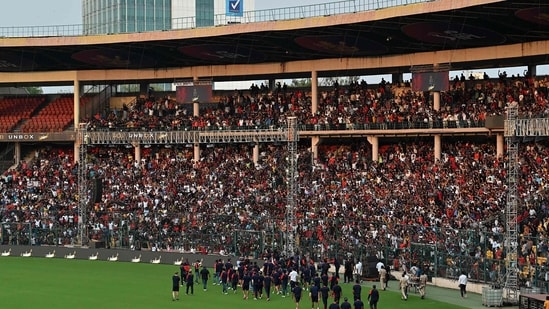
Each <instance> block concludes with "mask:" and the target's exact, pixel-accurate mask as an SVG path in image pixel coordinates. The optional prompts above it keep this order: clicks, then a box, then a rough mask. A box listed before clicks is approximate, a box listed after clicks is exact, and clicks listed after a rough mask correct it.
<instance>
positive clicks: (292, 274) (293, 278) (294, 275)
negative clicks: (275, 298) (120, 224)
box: [288, 268, 299, 291]
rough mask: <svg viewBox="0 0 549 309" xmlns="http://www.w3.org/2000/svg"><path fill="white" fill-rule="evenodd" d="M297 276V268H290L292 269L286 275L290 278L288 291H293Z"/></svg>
mask: <svg viewBox="0 0 549 309" xmlns="http://www.w3.org/2000/svg"><path fill="white" fill-rule="evenodd" d="M298 276H299V274H298V273H297V270H295V268H294V269H292V271H291V272H290V274H289V275H288V277H289V278H290V288H291V289H290V291H293V290H294V288H295V286H296V284H297V277H298Z"/></svg>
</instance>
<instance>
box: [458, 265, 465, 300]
mask: <svg viewBox="0 0 549 309" xmlns="http://www.w3.org/2000/svg"><path fill="white" fill-rule="evenodd" d="M458 284H459V293H460V295H461V297H463V298H467V274H466V273H465V271H462V272H461V275H459V277H458Z"/></svg>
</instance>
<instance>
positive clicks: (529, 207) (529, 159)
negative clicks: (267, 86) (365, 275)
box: [0, 81, 549, 280]
mask: <svg viewBox="0 0 549 309" xmlns="http://www.w3.org/2000/svg"><path fill="white" fill-rule="evenodd" d="M456 83H458V82H456ZM459 83H461V82H459ZM519 84H520V85H522V86H520V87H519V86H518V85H519ZM456 85H457V84H456ZM501 85H506V86H505V87H504V88H502V89H504V90H505V91H503V93H501V94H499V93H500V92H499V91H496V93H498V94H497V95H496V96H495V97H494V96H492V95H488V94H485V95H486V96H489V97H492V100H493V101H492V104H479V103H471V102H478V97H476V95H474V93H475V91H474V90H467V91H465V90H462V91H458V90H456V91H457V92H459V93H461V94H462V95H463V97H464V98H469V97H471V98H475V99H474V100H473V101H471V99H467V100H465V101H462V102H465V103H463V104H461V107H460V105H459V104H458V105H452V104H449V103H448V104H447V103H444V104H441V106H450V109H448V108H446V110H447V111H452V108H456V109H458V110H461V111H463V110H464V109H470V108H472V109H473V110H474V109H475V108H478V110H486V111H490V112H502V111H503V108H504V105H505V103H504V102H500V101H499V100H500V99H502V100H503V99H504V98H505V99H506V100H507V101H510V100H511V99H513V100H515V98H516V101H517V102H518V104H519V107H520V108H521V110H522V112H523V113H525V114H526V113H528V114H530V115H540V114H541V115H544V113H545V109H546V105H547V104H546V103H547V101H546V99H544V100H545V101H543V100H542V101H539V97H543V96H545V94H543V93H544V92H543V91H541V90H542V88H543V87H539V84H535V83H534V85H536V86H534V87H535V88H536V89H538V88H539V90H540V91H538V90H536V92H535V93H530V91H527V90H530V86H527V87H525V86H524V84H523V83H522V82H519V81H514V82H513V83H510V82H509V83H505V84H501ZM513 85H514V86H513ZM359 87H360V85H359ZM488 88H489V87H487V86H486V85H484V86H481V87H480V88H478V87H477V88H475V89H478V93H480V94H482V93H487V92H484V90H482V89H488ZM456 89H457V87H456ZM518 89H522V90H520V91H518V92H517V91H515V90H518ZM525 89H527V90H525ZM500 90H501V89H500ZM376 93H377V92H376ZM450 93H451V92H450ZM450 93H448V95H450ZM480 94H479V96H480ZM504 94H505V95H504ZM376 96H377V95H376ZM393 96H394V98H396V97H398V98H400V99H401V100H402V98H404V97H405V96H398V94H396V95H393ZM521 96H522V97H521ZM380 97H382V96H380ZM457 97H460V96H459V95H457ZM545 97H546V96H545ZM525 98H529V99H525ZM532 99H535V102H536V103H534V102H533V101H531V100H532ZM407 100H408V99H406V101H407ZM487 100H488V99H487ZM458 101H459V100H458ZM323 102H324V101H323ZM326 102H327V101H326ZM400 102H402V101H400ZM407 102H408V101H407ZM422 102H423V103H421V104H418V105H416V107H415V109H414V108H411V107H409V110H412V109H413V110H414V114H417V113H418V112H419V111H421V110H427V109H428V108H427V106H429V104H426V103H425V102H424V101H422ZM452 102H453V101H452ZM460 103H461V101H460ZM485 103H488V101H487V102H485ZM423 105H425V106H423ZM463 105H465V107H463ZM292 106H293V105H292ZM321 106H322V107H321ZM321 106H319V107H320V108H319V110H321V112H320V114H323V115H327V114H326V113H328V112H330V113H335V114H337V115H340V114H342V113H343V114H344V112H345V111H346V110H347V109H346V108H345V107H343V108H342V109H333V108H328V106H329V104H325V103H322V104H321ZM402 106H406V104H404V105H402ZM380 109H383V108H381V107H380ZM257 110H264V107H262V108H260V109H259V108H258V109H257ZM268 110H271V111H273V110H276V109H273V108H272V107H271V108H269V109H268ZM278 110H279V111H281V110H280V108H279V109H278ZM288 110H294V108H292V107H288ZM390 110H392V109H390V108H386V109H385V111H387V112H388V111H390ZM403 110H404V111H406V108H404V109H403ZM336 111H337V112H336ZM396 111H400V109H399V108H397V109H394V113H396ZM127 112H128V113H127V114H126V116H125V117H128V118H126V119H130V118H133V119H136V120H139V121H141V120H142V119H145V118H143V117H134V116H131V115H132V114H131V113H132V112H131V111H129V110H128V111H127ZM210 113H211V114H212V115H215V114H216V113H222V112H221V110H220V109H212V111H210V112H209V113H204V114H203V115H209V114H210ZM231 113H232V112H230V109H229V114H231ZM152 114H153V117H154V114H155V112H153V113H152ZM175 114H177V112H176V113H175ZM175 114H174V115H175ZM267 114H268V113H267ZM275 114H276V113H275ZM282 114H283V113H280V115H282ZM220 115H222V114H220ZM232 115H233V116H234V117H241V116H242V115H243V114H240V113H234V114H232ZM160 116H162V115H160V114H158V117H157V118H158V119H161V117H160ZM219 117H221V118H223V117H225V116H219ZM336 118H337V117H336ZM121 119H123V118H121ZM235 119H236V118H235ZM238 119H241V118H238ZM96 124H97V123H96ZM139 125H144V123H140V124H139ZM309 146H310V145H306V144H303V145H301V144H300V147H299V160H298V174H299V176H298V178H297V180H296V181H297V187H298V193H297V196H296V203H295V204H296V210H295V213H296V220H295V221H293V222H291V227H290V228H293V229H295V231H296V234H297V236H298V237H297V245H298V247H299V248H300V250H302V251H303V253H307V254H309V255H311V256H313V257H314V258H317V259H320V258H324V257H326V256H333V255H335V254H344V255H345V254H351V255H354V256H367V255H377V256H378V257H380V258H383V259H387V260H388V259H391V260H394V261H398V262H399V263H401V264H402V263H404V264H408V265H411V264H417V263H422V264H423V263H427V265H422V267H423V266H424V267H427V268H428V267H431V266H432V264H433V263H439V264H440V265H445V266H446V267H443V268H440V269H439V270H438V272H439V273H437V274H435V275H449V274H450V272H453V271H454V268H459V269H464V268H465V269H467V270H468V271H469V272H470V273H471V274H472V277H474V278H475V279H479V280H481V279H487V280H495V274H496V273H497V268H498V267H501V265H504V263H501V262H502V261H503V260H504V258H505V256H504V254H503V253H502V252H501V249H502V248H503V247H504V242H503V237H504V232H505V216H504V210H505V207H506V205H507V201H506V199H507V180H506V174H507V172H508V166H507V164H508V162H507V158H505V157H497V156H496V149H495V147H496V145H495V141H494V138H493V137H485V138H481V139H479V138H474V139H473V138H470V139H467V138H463V139H462V140H456V139H453V138H445V140H444V142H443V145H442V158H441V160H440V161H435V159H434V153H433V148H434V146H433V142H432V139H430V138H426V139H420V138H417V139H413V140H408V139H404V140H400V141H398V142H397V143H395V142H394V141H387V142H386V143H383V144H382V145H381V146H380V149H379V153H380V154H379V158H378V159H377V160H374V161H372V160H371V149H370V146H369V145H368V144H367V143H365V142H361V141H349V142H341V141H338V142H336V143H335V144H330V143H329V142H328V143H327V144H324V145H322V146H321V147H320V149H319V156H318V158H316V159H313V158H312V154H311V153H310V149H309V148H308V147H309ZM252 153H253V151H252V147H251V146H250V145H248V144H240V145H217V146H214V147H207V146H206V145H203V146H202V147H201V155H200V160H198V161H194V160H193V157H194V153H193V148H187V147H186V146H185V145H171V146H169V147H166V146H151V147H150V148H143V150H142V156H141V158H142V159H141V160H140V161H136V160H135V158H134V157H133V156H134V149H133V148H130V149H127V148H125V147H108V146H104V147H90V148H89V149H88V152H87V156H88V160H87V163H86V164H87V165H86V167H85V170H86V175H87V177H88V187H89V188H90V191H92V190H93V188H91V186H90V184H91V183H92V182H93V179H95V178H98V179H101V182H102V184H103V186H102V192H101V193H102V194H101V196H100V201H99V202H97V203H93V201H90V203H88V204H87V205H89V206H88V207H89V208H88V211H87V222H86V229H87V232H88V235H89V237H90V239H91V241H102V240H105V241H106V242H107V246H110V247H128V248H133V249H152V250H184V251H192V250H195V251H200V252H225V253H230V254H237V255H246V256H248V255H256V256H260V255H261V254H263V253H264V252H265V251H271V250H274V251H281V250H282V245H283V242H284V234H285V232H286V229H287V228H289V227H288V225H287V224H286V218H285V211H286V204H287V177H286V176H287V175H286V163H285V162H286V158H287V151H286V146H285V145H275V144H260V159H259V161H258V162H257V163H254V162H253V160H252ZM520 153H521V156H520V168H519V169H518V173H519V177H518V186H517V188H518V194H519V200H520V203H519V205H518V207H519V212H518V214H519V218H518V222H519V227H520V228H519V230H520V234H521V238H520V243H519V244H518V245H519V246H520V250H519V255H520V257H519V261H520V262H521V266H528V265H534V264H536V262H537V258H538V257H545V256H547V251H548V245H547V236H548V229H549V216H548V203H547V201H548V196H547V183H546V179H547V178H548V176H549V175H548V173H549V161H548V160H547V158H548V157H549V144H548V143H547V142H546V141H543V140H541V141H529V142H525V143H523V144H521V149H520ZM73 162H74V154H73V150H72V146H70V147H67V148H63V147H53V146H51V147H48V148H45V149H43V150H41V151H37V152H36V156H35V158H34V160H31V161H30V162H21V163H20V164H19V165H18V166H17V168H16V169H13V170H9V171H6V172H5V173H4V174H3V175H2V181H1V182H0V184H1V186H2V190H1V192H2V196H1V197H0V207H1V208H2V212H1V213H0V222H7V223H9V224H7V225H4V227H3V228H2V241H3V242H4V243H10V244H17V243H25V242H28V243H32V244H35V245H40V244H50V245H67V244H72V243H74V242H76V241H77V240H76V236H77V223H78V222H77V221H78V216H77V214H78V206H79V199H80V198H83V197H80V196H78V190H77V189H78V186H77V184H78V166H77V165H75V164H74V163H73ZM88 193H89V195H90V196H91V195H93V192H88ZM523 201H524V202H523ZM27 226H30V227H31V229H32V233H30V234H28V233H23V232H22V231H24V230H25V228H26V227H27ZM28 235H31V237H30V239H25V237H28ZM413 244H424V245H426V246H431V247H436V248H437V250H438V252H439V254H440V257H441V260H439V261H433V260H432V258H431V260H429V258H427V260H420V257H419V255H418V254H417V253H414V251H413V250H411V248H412V245H413ZM442 259H444V260H443V261H442ZM498 261H499V262H498ZM395 263H396V262H395ZM429 263H431V266H429ZM484 270H487V271H488V272H489V273H490V276H491V277H490V278H483V277H482V273H483V271H484ZM475 276H476V277H475Z"/></svg>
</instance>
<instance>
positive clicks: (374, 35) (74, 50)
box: [0, 0, 549, 84]
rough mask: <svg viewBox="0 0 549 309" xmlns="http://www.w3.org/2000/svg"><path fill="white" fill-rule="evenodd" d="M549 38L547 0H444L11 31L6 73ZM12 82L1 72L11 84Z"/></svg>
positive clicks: (382, 52)
mask: <svg viewBox="0 0 549 309" xmlns="http://www.w3.org/2000/svg"><path fill="white" fill-rule="evenodd" d="M547 40H549V2H548V1H545V0H536V1H533V0H509V1H501V0H472V1H455V0H438V1H431V2H425V3H416V4H410V5H406V6H397V7H391V8H384V9H378V10H368V11H360V12H351V13H345V14H335V15H329V14H326V15H325V16H316V17H307V18H302V19H292V20H279V21H262V22H253V23H241V24H228V25H223V26H217V27H210V28H196V29H179V30H169V31H158V32H143V33H128V34H112V35H96V36H84V35H81V36H80V35H77V36H48V37H32V38H30V37H3V38H1V39H0V72H45V71H49V72H51V71H67V70H77V71H81V70H104V69H107V70H112V69H125V70H128V69H130V70H135V69H154V70H163V69H166V68H178V67H182V68H185V67H195V66H212V65H215V66H224V65H234V64H244V65H245V64H260V63H281V64H284V63H289V62H294V61H304V60H317V59H334V60H338V61H341V59H349V58H383V57H390V56H395V55H403V56H404V55H413V54H415V53H422V52H437V51H451V50H453V51H454V52H453V53H454V54H457V53H460V52H462V51H465V50H472V49H475V48H482V47H487V46H499V45H505V46H509V45H513V44H523V45H524V44H533V45H535V44H543V45H544V46H547V45H548V43H547ZM518 46H521V45H518ZM544 48H546V47H544ZM447 62H448V63H449V64H450V65H451V67H452V69H453V70H462V69H472V68H488V67H508V66H522V65H531V64H532V65H534V64H544V63H549V56H548V55H547V53H545V54H541V53H540V54H536V55H530V56H528V57H522V56H521V57H516V56H513V57H498V60H497V63H494V62H495V61H494V60H492V61H489V60H485V59H483V60H479V61H469V62H466V63H465V62H461V63H458V62H454V61H453V59H448V61H447ZM310 69H312V68H310ZM409 71H410V66H407V67H404V66H402V67H393V68H384V71H383V72H379V71H377V72H374V71H373V70H371V72H368V71H364V70H360V71H356V72H352V71H349V70H347V71H346V72H345V74H346V75H348V76H350V75H357V74H361V75H368V74H380V73H397V72H399V73H402V72H409ZM255 77H258V78H260V77H266V76H255ZM269 77H271V78H272V76H269ZM284 77H285V78H288V77H292V76H284ZM2 79H3V78H2ZM8 82H9V81H7V80H0V83H3V84H6V83H8Z"/></svg>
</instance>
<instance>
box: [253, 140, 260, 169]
mask: <svg viewBox="0 0 549 309" xmlns="http://www.w3.org/2000/svg"><path fill="white" fill-rule="evenodd" d="M253 151H254V153H253V160H254V164H257V162H259V143H255V145H254V150H253Z"/></svg>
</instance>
